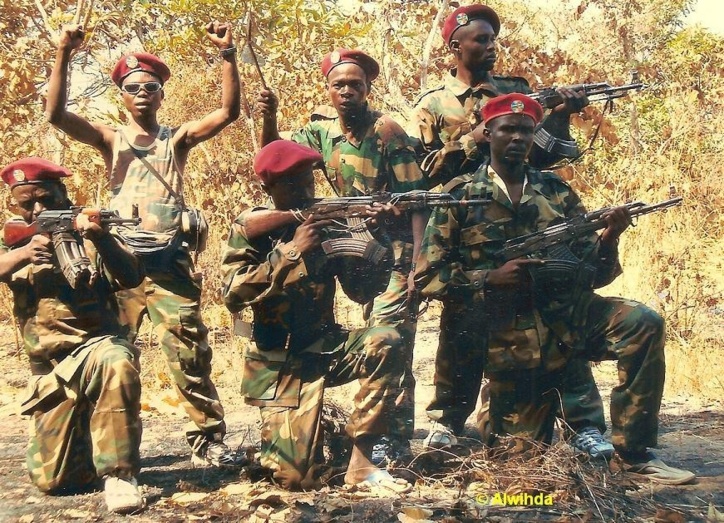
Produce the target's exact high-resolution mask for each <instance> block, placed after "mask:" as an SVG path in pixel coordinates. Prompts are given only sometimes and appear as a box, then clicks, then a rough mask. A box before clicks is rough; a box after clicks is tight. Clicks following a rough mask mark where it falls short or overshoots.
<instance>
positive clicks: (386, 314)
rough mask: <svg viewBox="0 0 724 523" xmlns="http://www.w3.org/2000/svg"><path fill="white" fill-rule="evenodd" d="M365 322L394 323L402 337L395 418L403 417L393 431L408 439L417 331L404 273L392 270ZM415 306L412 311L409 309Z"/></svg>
mask: <svg viewBox="0 0 724 523" xmlns="http://www.w3.org/2000/svg"><path fill="white" fill-rule="evenodd" d="M371 305H372V307H371V309H372V310H371V312H370V314H369V319H368V321H367V325H368V326H369V327H378V326H386V327H393V328H395V329H396V330H397V332H398V333H399V334H400V336H401V337H402V344H401V346H400V349H401V352H400V354H399V357H400V358H402V359H403V360H404V363H405V368H404V370H403V372H402V376H401V377H400V394H399V396H398V397H397V399H396V400H395V405H396V406H397V414H396V416H397V418H398V419H400V420H404V424H403V425H402V426H401V427H400V431H399V433H394V434H392V435H393V436H395V437H397V438H399V439H400V440H411V439H412V435H413V432H414V430H415V376H414V375H413V373H412V357H413V349H414V347H415V333H416V331H417V308H418V304H417V303H414V304H410V303H409V300H408V296H407V274H406V273H404V271H400V270H393V271H392V275H391V276H390V283H389V284H388V286H387V288H386V289H385V291H384V292H383V293H382V294H380V295H379V296H377V297H376V298H375V299H374V301H373V302H372V304H371ZM411 307H413V308H414V311H413V310H411Z"/></svg>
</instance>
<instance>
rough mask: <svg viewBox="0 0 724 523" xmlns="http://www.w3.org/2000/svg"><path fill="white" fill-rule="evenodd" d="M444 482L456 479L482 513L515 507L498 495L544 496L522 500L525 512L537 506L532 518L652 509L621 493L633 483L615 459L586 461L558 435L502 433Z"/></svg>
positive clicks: (613, 515)
mask: <svg viewBox="0 0 724 523" xmlns="http://www.w3.org/2000/svg"><path fill="white" fill-rule="evenodd" d="M445 483H446V484H447V485H448V486H449V485H450V484H451V483H453V484H457V485H458V487H459V489H460V494H459V498H460V500H461V501H462V502H464V504H463V506H464V507H465V511H466V512H467V513H468V514H469V515H472V516H474V517H475V518H482V519H485V518H486V517H493V516H503V515H505V514H506V513H507V514H508V515H513V514H515V513H518V514H520V513H521V512H520V511H521V507H520V506H515V505H514V502H509V503H508V505H507V506H501V505H500V504H499V503H497V501H500V500H501V499H502V498H503V496H504V495H507V496H508V497H509V499H510V497H513V499H515V498H516V497H517V499H518V500H524V499H528V500H530V499H532V498H533V497H534V496H536V495H539V497H538V498H537V499H539V500H540V499H545V496H550V497H551V498H550V501H552V504H548V505H543V506H540V504H537V505H535V506H534V507H531V505H533V503H527V505H528V507H529V508H528V512H527V515H528V516H530V517H533V512H534V511H538V514H537V517H538V518H539V519H536V521H552V520H554V519H555V520H556V521H561V520H563V521H565V520H566V519H565V517H566V516H569V517H573V518H574V519H573V520H575V521H579V520H583V521H588V520H593V521H632V520H634V519H635V518H636V516H639V517H640V516H642V515H643V514H650V513H652V512H654V511H655V510H656V507H655V505H654V504H653V503H652V502H651V501H650V500H647V499H645V497H643V496H642V497H641V498H640V499H633V498H632V497H631V496H630V495H627V491H630V490H631V489H632V488H636V487H635V486H634V484H633V483H631V482H630V481H629V480H628V479H627V478H626V477H625V475H624V474H623V473H622V472H621V470H620V465H619V463H618V462H613V463H611V465H610V470H609V465H608V464H607V463H605V462H604V463H602V462H595V461H592V460H591V459H590V458H589V457H588V456H586V455H584V454H582V453H580V452H576V451H575V450H573V449H572V448H571V447H570V446H569V445H568V444H566V443H564V442H562V441H559V442H557V443H555V444H553V445H551V446H546V445H543V444H541V443H539V442H535V441H532V440H529V439H524V438H516V437H507V438H502V439H501V440H500V445H499V446H498V447H496V448H493V449H485V450H482V451H479V452H475V453H473V454H471V455H470V456H468V457H466V458H465V459H464V460H463V461H462V463H461V464H460V465H459V467H458V468H457V470H456V471H455V472H454V474H453V475H448V476H447V477H446V479H445ZM433 486H434V484H433ZM441 486H442V485H441ZM541 495H542V496H541ZM522 504H524V503H522V502H521V505H522ZM559 518H560V519H559ZM579 518H580V519H579ZM516 521H517V519H516Z"/></svg>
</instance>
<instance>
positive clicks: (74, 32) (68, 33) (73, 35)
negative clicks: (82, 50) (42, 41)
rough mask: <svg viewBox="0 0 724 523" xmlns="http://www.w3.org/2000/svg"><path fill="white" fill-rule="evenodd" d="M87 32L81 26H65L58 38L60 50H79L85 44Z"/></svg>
mask: <svg viewBox="0 0 724 523" xmlns="http://www.w3.org/2000/svg"><path fill="white" fill-rule="evenodd" d="M84 38H85V31H84V30H83V26H82V25H79V24H71V25H64V26H63V27H62V28H61V29H60V35H59V36H58V49H78V48H79V47H80V46H81V44H83V39H84Z"/></svg>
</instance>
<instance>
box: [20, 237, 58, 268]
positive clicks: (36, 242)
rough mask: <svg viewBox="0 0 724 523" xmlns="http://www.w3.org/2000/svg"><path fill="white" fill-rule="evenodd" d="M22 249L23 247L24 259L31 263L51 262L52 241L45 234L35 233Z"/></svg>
mask: <svg viewBox="0 0 724 523" xmlns="http://www.w3.org/2000/svg"><path fill="white" fill-rule="evenodd" d="M23 249H25V257H26V259H27V260H28V261H29V262H30V263H32V264H33V265H42V264H44V263H51V260H52V257H53V242H52V241H51V240H50V238H48V237H47V236H43V235H42V234H36V235H35V236H33V237H32V239H31V240H30V242H29V243H28V244H27V245H26V246H25V247H23Z"/></svg>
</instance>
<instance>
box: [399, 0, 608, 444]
mask: <svg viewBox="0 0 724 523" xmlns="http://www.w3.org/2000/svg"><path fill="white" fill-rule="evenodd" d="M499 31H500V19H499V17H498V15H497V13H496V12H495V11H494V10H493V9H491V8H490V7H488V6H486V5H470V6H464V7H459V8H457V9H456V10H455V11H453V12H452V13H451V14H450V15H449V16H448V17H447V19H446V20H445V23H444V25H443V29H442V37H443V40H444V41H445V43H446V45H448V47H449V49H450V51H451V52H452V54H453V56H454V57H455V68H453V70H452V71H451V72H450V75H448V76H447V77H446V79H445V83H444V85H442V86H440V87H437V88H435V89H432V90H430V91H428V92H427V93H425V94H423V95H422V97H421V98H420V100H419V101H418V102H417V104H416V106H415V109H414V111H413V115H412V118H411V121H410V124H409V128H408V133H409V135H410V136H411V137H412V138H413V140H415V141H416V150H417V154H418V161H419V162H420V165H421V167H422V170H423V172H424V173H425V175H426V176H427V177H428V182H429V185H430V186H431V187H434V186H435V185H439V184H441V185H443V186H444V188H443V190H444V191H445V192H448V191H449V190H451V189H452V188H453V187H455V186H456V185H457V184H458V183H463V182H465V181H468V180H469V178H466V177H465V175H466V174H469V173H473V172H475V170H476V169H477V168H478V167H479V166H480V165H482V164H484V163H485V162H486V161H487V160H488V158H489V156H490V149H489V145H488V143H487V142H486V141H485V139H484V131H485V124H484V123H483V122H481V121H480V119H479V114H480V109H481V108H482V107H483V106H484V105H485V103H487V101H488V100H489V99H491V98H492V97H495V96H498V95H501V94H507V93H512V92H520V93H530V92H531V88H530V86H529V85H528V82H527V81H526V80H525V79H523V78H520V77H509V76H498V75H493V73H492V71H493V68H494V66H495V60H496V52H495V45H496V44H495V42H496V39H497V37H498V33H499ZM558 92H559V94H560V95H561V98H562V100H563V101H562V103H561V104H560V105H558V106H557V107H555V108H553V109H552V110H551V112H550V114H548V116H547V117H546V118H545V119H544V120H543V122H542V123H541V125H540V126H539V127H538V128H537V129H536V133H535V142H534V145H533V148H532V150H531V153H530V157H529V163H530V164H531V165H532V166H535V167H545V166H548V165H551V164H553V163H555V162H558V161H560V160H561V159H564V158H572V157H575V156H576V155H577V154H578V148H577V146H576V144H575V142H574V141H572V140H571V136H570V115H571V114H573V113H577V112H579V111H580V110H581V109H583V107H585V106H586V105H587V104H588V100H587V99H586V97H585V95H583V94H582V93H579V92H576V91H571V90H570V89H566V88H559V90H558ZM458 177H459V178H458ZM448 184H449V185H448ZM468 329H469V327H468V326H466V324H465V322H464V321H457V320H456V319H455V317H454V315H452V314H451V313H450V311H448V314H446V315H445V321H444V322H443V323H442V324H441V337H440V345H439V348H438V352H437V356H436V362H435V395H434V397H433V400H432V402H431V403H430V405H429V406H428V408H427V412H428V416H429V417H430V418H431V419H432V420H433V422H434V423H433V426H432V428H431V430H430V432H429V434H428V437H427V439H426V440H425V445H426V446H427V447H433V448H440V447H445V446H448V445H455V444H456V443H457V438H456V435H459V434H460V433H461V432H462V431H463V427H464V424H465V420H466V419H467V418H468V416H469V415H470V414H471V413H472V412H473V410H474V408H475V404H476V401H477V397H478V392H479V391H480V380H479V379H477V378H474V377H473V378H472V379H471V381H470V382H469V383H468V380H467V379H465V377H464V376H471V375H478V374H481V373H482V371H483V357H482V355H481V354H480V353H479V347H473V346H470V345H469V344H468V343H466V342H465V339H466V336H467V334H466V332H465V331H466V330H468ZM471 369H476V372H471ZM460 371H464V372H465V375H460V374H458V373H459V372H460ZM486 394H487V391H486V390H484V391H483V401H485V396H486ZM561 401H562V403H563V405H564V408H563V412H562V416H563V417H564V418H565V420H566V422H567V423H568V425H569V426H570V428H571V432H572V433H573V434H572V439H571V443H572V444H573V445H574V446H575V447H577V448H579V449H581V450H584V451H585V452H588V453H589V454H590V455H591V456H592V457H595V458H604V457H610V456H611V454H612V453H613V447H612V446H611V444H610V443H609V442H607V441H606V440H605V439H604V438H603V435H602V434H603V432H605V431H606V424H605V419H604V415H603V404H602V401H601V396H600V394H599V392H598V389H597V388H596V383H595V382H594V381H593V375H592V373H591V369H590V365H589V364H588V363H587V362H582V361H578V360H574V361H571V362H570V363H569V371H568V373H567V380H566V383H565V385H564V386H563V391H562V398H561Z"/></svg>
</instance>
